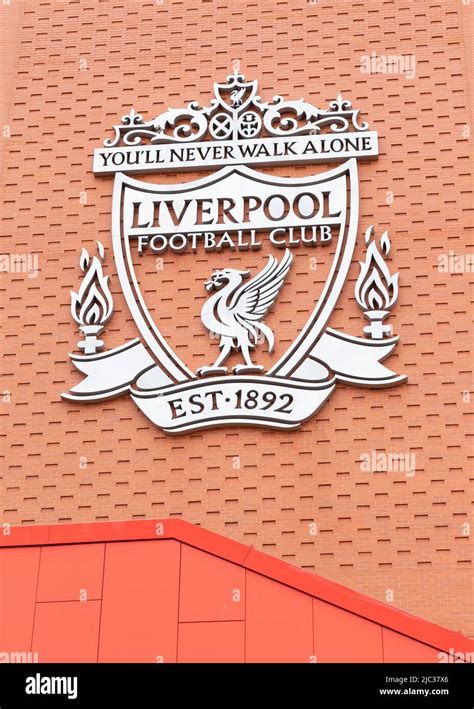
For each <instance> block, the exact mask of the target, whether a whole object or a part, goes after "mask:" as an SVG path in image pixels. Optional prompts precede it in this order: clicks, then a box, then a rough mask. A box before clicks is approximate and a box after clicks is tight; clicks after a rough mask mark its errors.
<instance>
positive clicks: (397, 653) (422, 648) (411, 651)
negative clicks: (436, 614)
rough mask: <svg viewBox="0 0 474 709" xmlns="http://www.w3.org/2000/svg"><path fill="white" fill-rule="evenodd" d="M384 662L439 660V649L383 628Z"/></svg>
mask: <svg viewBox="0 0 474 709" xmlns="http://www.w3.org/2000/svg"><path fill="white" fill-rule="evenodd" d="M383 655H384V662H439V650H437V649H435V648H434V647H431V646H430V645H425V644H424V643H419V642H418V641H417V640H412V638H407V637H406V635H401V634H400V633H394V632H393V630H389V629H388V628H383Z"/></svg>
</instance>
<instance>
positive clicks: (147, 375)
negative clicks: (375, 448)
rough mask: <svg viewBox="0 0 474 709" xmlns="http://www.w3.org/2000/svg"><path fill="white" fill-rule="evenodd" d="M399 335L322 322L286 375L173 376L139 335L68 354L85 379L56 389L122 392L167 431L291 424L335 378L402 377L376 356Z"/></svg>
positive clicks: (372, 382) (371, 383)
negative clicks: (380, 336) (356, 331)
mask: <svg viewBox="0 0 474 709" xmlns="http://www.w3.org/2000/svg"><path fill="white" fill-rule="evenodd" d="M397 341H398V338H397V337H394V338H390V339H387V340H367V339H363V338H358V337H353V336H351V335H347V334H345V333H341V332H338V331H337V330H333V329H327V330H326V332H325V333H324V334H323V335H322V337H321V339H320V340H319V341H318V343H317V344H316V346H315V347H314V348H313V350H312V352H311V353H310V355H309V356H308V357H307V359H306V360H305V361H304V362H303V363H301V364H300V365H299V366H298V368H297V369H296V370H295V372H293V374H292V375H291V377H288V378H282V377H277V376H271V375H270V376H269V375H252V376H248V375H247V376H238V375H231V376H220V377H209V378H207V379H199V378H195V379H189V380H188V381H186V382H180V383H178V384H177V383H176V382H174V381H173V380H172V379H171V378H170V377H169V376H168V375H167V374H166V373H165V372H164V371H163V369H162V368H161V367H160V366H159V365H158V364H156V362H155V360H154V359H153V358H152V357H151V355H150V354H149V353H148V351H147V350H146V348H145V347H144V345H143V344H142V343H141V341H140V340H139V339H135V340H132V341H131V342H129V343H127V344H125V345H123V346H121V347H117V348H115V349H113V350H110V351H108V352H104V353H100V354H96V355H91V356H84V355H71V359H72V361H73V362H74V365H75V366H76V367H77V369H79V370H80V371H81V372H82V373H83V374H85V375H86V377H85V379H83V380H82V382H80V383H79V384H77V385H76V386H75V387H73V388H72V389H71V390H70V391H69V392H67V393H64V394H63V395H62V396H63V398H65V399H69V400H72V401H101V400H106V399H111V398H113V397H115V396H119V395H120V394H123V393H125V392H129V394H130V395H131V397H132V399H133V401H134V402H135V403H136V404H137V406H138V407H139V408H140V409H141V410H142V411H143V413H144V414H145V415H146V416H147V417H148V418H149V419H150V420H151V421H152V422H153V423H154V424H156V425H157V426H159V427H160V428H162V429H163V430H165V431H167V432H168V433H181V432H184V431H189V430H191V429H200V428H206V427H207V426H211V425H212V426H216V425H217V426H219V425H229V424H234V425H235V424H240V425H254V426H255V425H257V426H258V425H261V426H266V427H271V428H285V429H288V428H297V427H298V426H299V425H300V424H301V422H303V421H305V420H307V419H308V418H310V416H312V415H313V414H314V413H316V411H318V409H319V408H320V407H321V406H322V405H323V404H324V403H325V402H326V400H327V399H328V397H329V396H330V395H331V394H332V392H333V391H334V388H335V386H336V381H342V382H345V383H349V384H356V385H358V386H366V387H382V386H390V385H395V384H399V383H401V382H402V381H404V380H405V379H406V377H404V376H399V375H396V374H395V373H394V372H392V371H391V370H390V369H388V368H387V367H385V366H384V365H383V364H382V363H381V362H382V360H383V359H385V357H387V356H388V355H389V354H390V353H391V351H392V350H393V348H394V347H395V345H396V343H397Z"/></svg>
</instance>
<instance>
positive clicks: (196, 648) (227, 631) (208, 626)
mask: <svg viewBox="0 0 474 709" xmlns="http://www.w3.org/2000/svg"><path fill="white" fill-rule="evenodd" d="M244 646H245V623H244V622H243V621H224V622H216V623H180V624H179V637H178V662H244V661H245V654H244Z"/></svg>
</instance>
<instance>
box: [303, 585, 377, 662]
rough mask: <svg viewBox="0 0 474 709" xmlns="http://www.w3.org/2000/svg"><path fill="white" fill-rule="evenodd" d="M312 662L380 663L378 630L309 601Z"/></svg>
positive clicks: (363, 621)
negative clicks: (312, 633)
mask: <svg viewBox="0 0 474 709" xmlns="http://www.w3.org/2000/svg"><path fill="white" fill-rule="evenodd" d="M313 604H314V605H313V611H314V613H313V617H314V654H315V656H316V662H383V652H382V628H381V626H380V625H377V623H372V622H371V621H370V620H366V619H365V618H361V617H360V616H358V615H354V613H348V612H347V611H344V610H342V609H341V608H337V606H333V605H331V604H330V603H325V602H324V601H319V600H318V599H316V598H315V599H313Z"/></svg>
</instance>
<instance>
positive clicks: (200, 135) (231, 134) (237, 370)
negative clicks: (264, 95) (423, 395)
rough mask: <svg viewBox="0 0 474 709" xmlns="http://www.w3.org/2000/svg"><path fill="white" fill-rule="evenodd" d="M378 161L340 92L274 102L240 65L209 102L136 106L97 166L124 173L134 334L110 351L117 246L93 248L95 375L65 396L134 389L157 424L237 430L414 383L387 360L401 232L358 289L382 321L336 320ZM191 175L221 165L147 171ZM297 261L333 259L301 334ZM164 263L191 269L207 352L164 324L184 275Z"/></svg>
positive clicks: (89, 366) (379, 253)
mask: <svg viewBox="0 0 474 709" xmlns="http://www.w3.org/2000/svg"><path fill="white" fill-rule="evenodd" d="M377 153H378V146H377V134H376V133H374V132H373V131H369V130H368V126H367V124H365V123H364V124H361V123H360V122H359V119H358V111H355V110H353V109H352V107H351V104H350V102H349V101H347V100H344V99H342V97H341V96H338V97H337V99H336V100H335V101H334V102H332V103H331V104H330V106H329V110H321V109H318V108H316V107H314V106H312V105H311V104H308V103H307V102H305V101H303V100H300V101H284V100H283V99H282V98H281V97H279V96H276V97H274V99H273V102H272V103H264V102H263V101H262V100H261V99H260V97H259V96H258V95H257V82H256V81H253V82H247V81H246V80H245V77H244V76H243V75H241V74H239V73H236V74H233V75H231V76H230V77H228V79H227V83H226V84H218V83H216V84H215V85H214V98H213V99H212V101H211V103H210V105H209V107H207V108H202V107H200V106H199V105H198V104H197V103H196V102H191V103H190V104H188V107H187V108H185V109H169V110H168V111H167V112H165V113H164V114H162V115H161V116H158V117H157V118H156V119H153V120H151V121H148V122H144V121H143V118H142V116H141V115H139V114H137V113H136V112H135V111H133V110H132V111H131V113H130V114H129V115H128V116H124V117H123V119H122V124H121V125H119V126H115V137H114V138H113V139H112V140H110V139H107V140H106V141H104V148H98V149H97V150H96V151H95V156H94V172H95V173H96V174H97V175H106V174H111V173H115V184H114V189H113V204H112V251H113V257H114V261H115V268H116V272H117V278H118V281H119V283H120V287H121V289H122V291H123V294H124V297H125V300H126V303H127V306H128V309H129V311H130V313H131V315H132V317H133V320H134V322H135V325H136V328H137V337H136V338H135V339H132V340H131V341H129V342H126V343H124V344H123V345H121V346H119V347H116V348H113V349H107V348H106V344H105V343H106V325H107V323H108V322H109V320H110V318H111V317H112V314H113V299H112V295H111V292H110V289H109V278H110V276H109V275H105V274H104V268H106V266H107V265H108V263H109V262H108V258H109V255H110V248H109V249H108V250H107V258H106V252H105V249H104V246H103V245H102V244H101V243H99V242H98V245H97V254H89V253H88V251H86V250H85V249H83V250H82V253H81V256H80V268H81V270H82V272H83V279H82V283H81V284H80V286H79V288H78V291H77V292H72V293H71V313H72V317H73V319H74V320H75V322H76V323H77V325H78V326H79V330H80V333H81V337H82V338H83V339H81V340H80V341H79V343H78V347H79V349H80V350H81V351H82V353H81V354H71V355H70V357H71V360H72V362H73V363H74V365H75V367H76V368H77V369H78V370H79V371H80V372H81V373H83V374H84V375H85V378H84V379H83V380H82V381H81V382H80V383H79V384H76V385H75V386H73V387H72V388H71V389H70V390H69V391H68V392H66V393H64V394H62V396H63V397H64V398H65V399H69V400H73V401H76V402H77V401H80V402H84V403H85V402H97V401H101V400H105V399H109V398H112V397H116V396H119V395H121V394H124V395H125V394H128V395H129V396H131V397H132V399H133V401H134V402H135V403H136V405H137V406H138V408H140V409H141V411H142V412H143V413H144V414H145V415H146V416H147V417H148V418H149V419H150V420H151V421H152V422H153V423H154V424H156V425H157V426H158V427H160V428H161V429H163V430H164V431H166V432H167V433H172V434H180V433H185V432H187V431H192V430H198V429H203V428H209V427H214V426H235V425H253V426H263V427H269V428H279V429H294V428H298V427H299V426H300V425H301V423H302V422H304V421H306V420H307V419H308V418H310V417H311V416H313V415H314V414H315V413H316V412H317V411H318V410H319V408H320V407H321V406H322V405H323V404H324V403H325V402H326V401H327V399H328V398H329V396H330V395H331V394H332V392H333V391H334V389H335V387H336V386H337V383H338V382H345V383H348V384H352V385H355V386H362V387H384V386H393V385H396V384H399V383H401V382H403V381H405V380H406V377H405V376H403V375H397V374H396V373H394V372H392V371H391V370H390V369H388V368H387V367H385V365H384V364H382V362H383V360H385V358H386V357H388V356H389V355H390V353H391V352H392V351H393V349H394V348H395V346H396V344H397V342H398V337H393V336H391V327H390V325H388V324H387V319H388V316H389V314H390V311H391V309H392V307H393V306H394V305H395V303H396V300H397V297H398V274H397V273H395V274H392V273H391V270H390V268H389V265H388V264H387V261H386V259H387V257H388V256H389V253H390V248H391V245H390V239H389V236H388V233H387V232H385V233H384V234H382V235H381V236H380V238H378V237H377V236H376V234H375V230H374V227H373V226H371V227H369V228H368V229H367V230H366V232H365V236H364V238H363V239H362V244H363V246H364V247H365V258H364V260H363V261H361V262H360V263H359V275H358V278H357V281H356V284H355V293H354V296H355V299H356V302H357V304H358V305H359V307H360V308H361V310H362V313H363V317H365V319H366V320H367V321H368V323H367V324H366V325H365V326H363V325H362V327H361V328H360V331H359V333H360V334H359V333H355V334H349V333H347V332H342V331H340V330H336V329H334V328H333V327H331V322H330V320H331V314H332V312H333V310H334V307H335V305H336V303H337V302H338V300H339V298H340V296H341V293H342V291H343V289H344V286H345V284H346V281H347V276H348V272H349V268H350V266H351V263H352V262H353V257H354V249H355V246H356V241H357V237H358V223H359V186H358V161H359V160H361V159H368V158H373V157H376V156H377ZM321 162H333V163H337V165H336V167H332V168H330V169H329V170H325V171H323V172H321V171H318V172H317V173H316V174H311V175H308V174H307V171H305V174H303V175H301V176H298V177H282V176H278V175H276V174H273V172H272V173H271V174H270V173H266V172H263V171H262V170H261V169H257V168H260V167H262V166H275V165H282V164H297V165H301V164H306V165H307V164H310V163H321ZM180 169H181V170H183V171H184V170H190V169H193V170H196V171H203V170H205V171H206V172H208V173H209V174H207V175H206V176H205V177H201V178H199V179H195V180H185V181H181V182H179V183H176V182H174V181H173V182H172V181H169V180H167V179H164V178H161V179H160V181H159V182H150V181H147V182H145V181H142V180H140V179H137V178H136V177H135V176H133V175H132V173H137V172H162V173H163V174H165V173H168V172H173V171H176V170H180ZM300 254H301V255H303V254H306V256H307V257H308V258H310V257H312V258H316V260H317V262H318V264H319V263H321V264H324V268H323V272H324V278H323V279H321V278H320V279H319V280H320V281H321V283H320V284H319V290H318V288H317V287H316V284H313V285H314V292H312V290H311V289H310V290H308V293H309V294H308V293H306V294H305V296H306V301H307V302H306V306H305V308H304V310H305V312H306V313H307V317H306V318H305V321H304V322H303V321H301V322H298V321H297V317H296V316H295V324H294V326H293V325H292V322H291V321H292V320H293V318H290V325H289V327H290V330H291V327H293V336H292V338H291V340H290V341H289V338H288V331H287V329H286V325H285V324H282V322H281V321H279V320H278V309H279V308H285V309H286V310H285V312H290V313H291V312H292V310H294V312H295V313H296V312H299V310H302V309H303V308H298V307H297V301H298V303H300V301H301V295H300V294H299V290H298V284H299V282H300V281H299V279H300V277H301V276H300V274H299V272H298V265H297V264H298V255H300ZM313 255H314V256H313ZM152 256H153V257H154V260H155V261H156V260H157V259H159V260H162V261H163V260H165V259H166V260H167V261H169V260H170V259H172V260H173V261H174V260H175V259H176V260H181V263H186V264H187V265H188V266H189V269H188V272H189V283H190V286H191V285H192V291H193V297H192V299H191V305H190V307H191V308H192V318H193V320H192V322H193V325H192V326H193V328H196V327H199V336H202V337H204V338H206V341H207V347H204V350H206V351H205V352H203V353H202V354H201V355H199V353H198V354H196V356H193V358H192V360H193V361H192V362H190V361H188V360H187V359H186V357H183V356H181V355H179V354H178V351H177V348H176V346H174V343H173V342H172V341H171V340H170V338H169V337H168V336H166V335H165V334H163V332H164V330H163V321H164V320H165V319H166V318H169V313H168V312H163V308H162V307H161V308H160V307H157V306H156V302H157V299H158V300H159V299H160V298H161V299H162V298H163V292H164V291H165V290H166V289H167V291H168V292H169V296H170V297H169V302H172V300H173V298H172V295H173V293H172V288H173V284H170V283H169V280H167V279H164V278H163V274H161V276H160V273H159V272H156V273H155V274H153V277H154V281H153V283H150V282H149V281H148V282H147V285H146V286H144V284H143V283H142V276H143V273H144V272H145V271H146V268H144V267H143V264H144V263H145V262H147V259H150V258H151V257H152ZM106 262H107V263H106ZM149 262H150V261H148V263H149ZM160 279H161V280H160ZM170 289H171V290H170ZM150 294H152V296H150ZM155 294H156V297H154V295H155ZM298 299H299V300H298ZM308 301H310V302H308ZM161 302H163V301H161ZM165 315H166V318H165ZM361 323H363V320H361ZM361 335H362V336H361ZM102 337H103V338H104V339H99V338H102ZM196 358H197V359H198V360H200V361H199V362H196V361H195V360H196Z"/></svg>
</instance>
